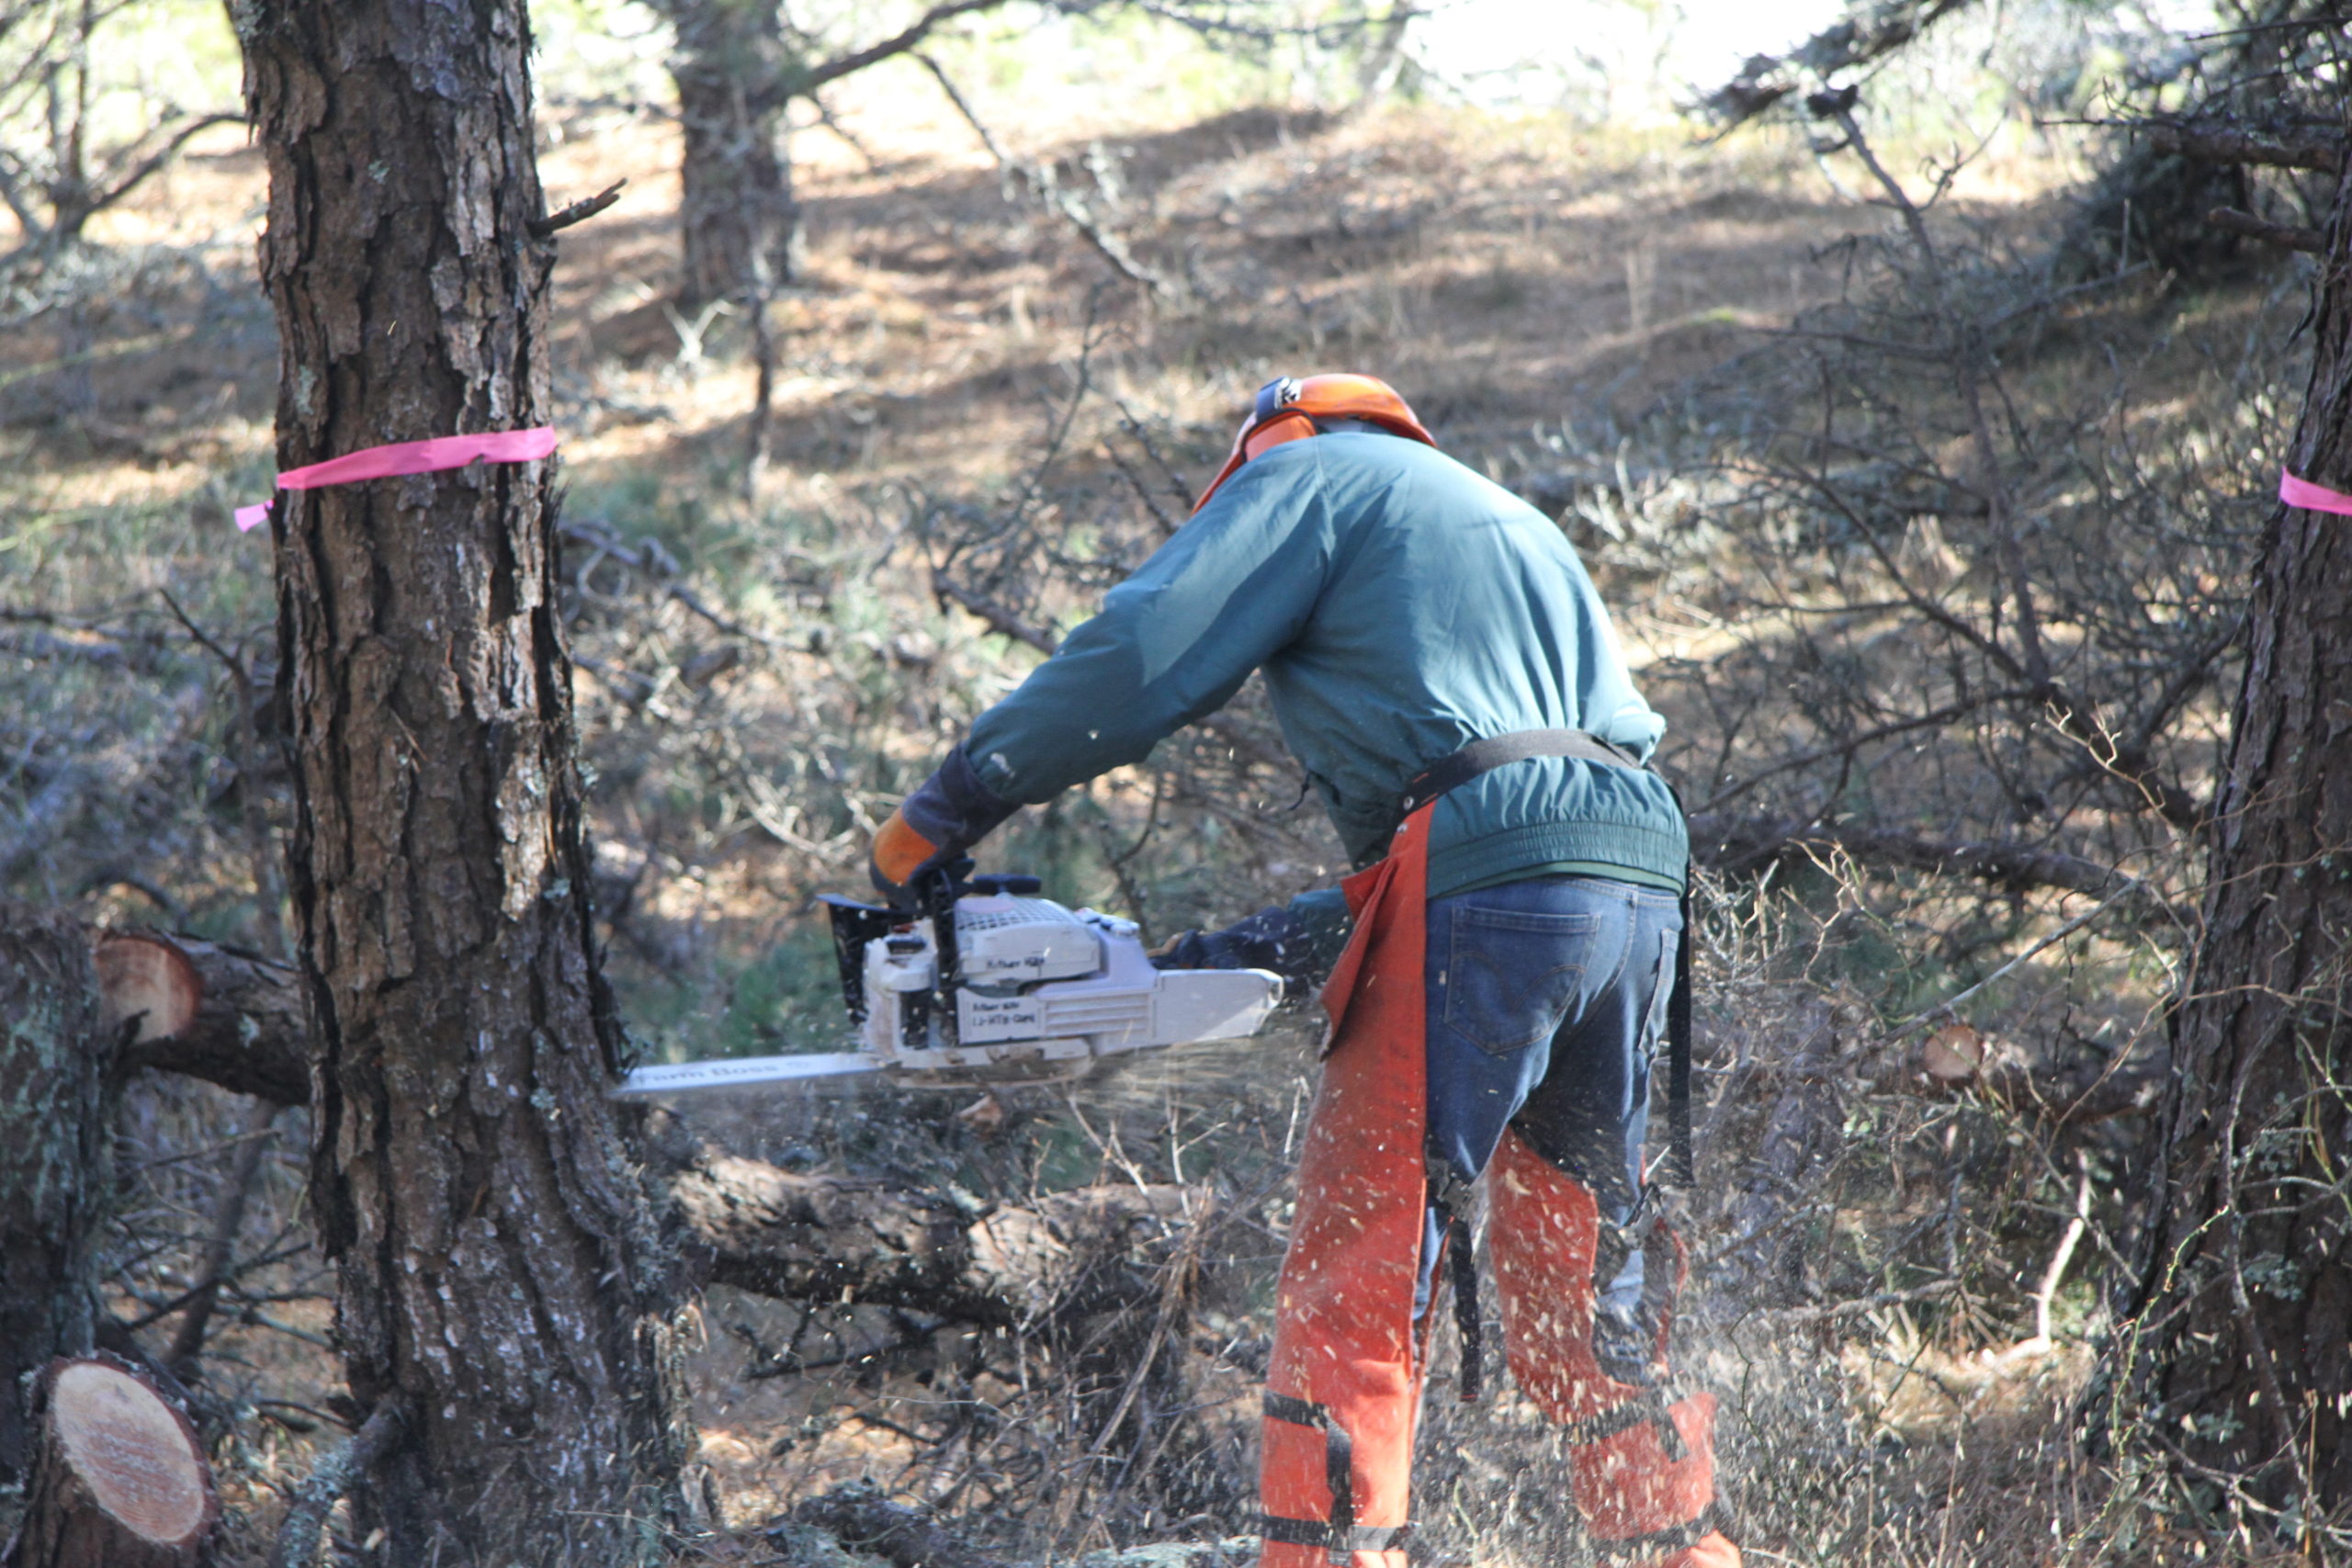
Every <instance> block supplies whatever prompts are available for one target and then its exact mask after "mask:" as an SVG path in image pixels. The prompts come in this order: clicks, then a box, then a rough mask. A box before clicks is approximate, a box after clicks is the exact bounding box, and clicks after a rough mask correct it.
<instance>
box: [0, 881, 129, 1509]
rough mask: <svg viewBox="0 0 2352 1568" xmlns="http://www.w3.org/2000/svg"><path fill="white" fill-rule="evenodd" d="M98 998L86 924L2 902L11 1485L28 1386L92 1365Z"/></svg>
mask: <svg viewBox="0 0 2352 1568" xmlns="http://www.w3.org/2000/svg"><path fill="white" fill-rule="evenodd" d="M97 998H98V988H97V980H96V975H95V973H94V972H93V971H92V969H91V966H90V939H89V938H88V937H87V936H86V935H85V934H84V932H83V931H82V928H81V927H80V925H78V924H77V923H75V922H74V921H72V920H69V919H62V918H60V917H56V916H48V915H39V914H35V913H33V912H32V911H30V910H28V909H26V908H22V907H21V906H16V905H6V904H0V1487H5V1486H7V1485H10V1484H12V1483H17V1482H20V1481H22V1480H23V1479H24V1478H25V1474H26V1470H27V1467H28V1464H29V1462H30V1461H31V1457H32V1437H31V1426H30V1420H29V1416H28V1412H27V1410H26V1408H25V1405H24V1403H23V1402H24V1399H25V1396H26V1394H27V1393H28V1383H27V1381H26V1380H27V1378H28V1374H30V1373H32V1372H35V1371H39V1370H40V1369H41V1368H42V1367H45V1366H47V1365H48V1364H49V1363H50V1361H51V1359H53V1358H55V1357H59V1356H80V1355H87V1354H88V1353H89V1350H90V1344H91V1335H92V1333H93V1331H94V1328H95V1326H96V1311H97V1278H96V1236H97V1232H98V1224H99V1221H100V1220H101V1219H102V1218H103V1217H104V1215H105V1213H106V1210H107V1200H108V1196H109V1192H110V1189H111V1184H112V1168H111V1165H110V1162H109V1160H108V1157H107V1156H108V1152H109V1148H110V1145H111V1139H110V1137H109V1134H110V1133H111V1132H112V1129H113V1125H114V1114H113V1096H112V1095H111V1094H110V1093H109V1092H108V1087H107V1076H108V1066H109V1060H110V1057H111V1055H112V1051H111V1048H110V1047H111V1044H112V1042H111V1041H110V1040H109V1039H108V1038H107V1033H106V1032H105V1031H103V1030H102V1029H101V1027H100V1021H99V1017H98V1001H97ZM5 1533H6V1532H5V1531H0V1534H5Z"/></svg>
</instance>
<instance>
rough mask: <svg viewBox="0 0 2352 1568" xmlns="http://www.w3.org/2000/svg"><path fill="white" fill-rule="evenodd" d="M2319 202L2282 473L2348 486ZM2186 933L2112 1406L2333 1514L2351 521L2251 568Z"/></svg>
mask: <svg viewBox="0 0 2352 1568" xmlns="http://www.w3.org/2000/svg"><path fill="white" fill-rule="evenodd" d="M2346 195H2347V192H2346V190H2344V189H2341V188H2340V189H2339V191H2338V195H2337V203H2336V214H2335V221H2334V222H2333V223H2332V224H2331V226H2330V231H2329V236H2328V254H2327V256H2326V259H2325V262H2324V265H2323V268H2322V271H2321V275H2320V285H2319V299H2318V306H2317V309H2316V310H2315V311H2314V313H2313V317H2312V321H2313V330H2314V334H2315V337H2314V344H2313V355H2312V376H2311V384H2310V387H2309V389H2308V392H2307V395H2306V400H2305V404H2304V409H2303V414H2302V420H2301V425H2300V427H2299V429H2298V430H2297V432H2296V435H2295V440H2294V443H2293V446H2292V447H2291V449H2290V458H2289V466H2290V468H2291V470H2292V471H2293V472H2295V473H2297V474H2299V475H2301V476H2302V477H2304V478H2306V479H2312V480H2315V481H2317V482H2318V483H2321V484H2324V485H2328V486H2332V487H2334V488H2335V489H2337V490H2341V491H2352V270H2347V266H2348V265H2352V243H2347V242H2352V224H2347V215H2346ZM2219 802H2220V810H2219V813H2218V817H2217V820H2216V823H2215V828H2214V834H2213V842H2212V849H2211V863H2210V868H2209V869H2210V878H2209V886H2210V892H2209V893H2208V895H2207V899H2206V907H2205V931H2204V934H2203V937H2202V940H2201V942H2200V943H2199V949H2198V952H2197V953H2196V956H2195V962H2194V964H2193V967H2192V969H2191V972H2190V976H2189V979H2188V985H2187V987H2185V989H2184V991H2183V994H2182V998H2181V1001H2180V1003H2179V1006H2178V1008H2177V1011H2176V1013H2175V1015H2174V1019H2173V1029H2172V1033H2173V1059H2174V1063H2175V1069H2176V1070H2175V1073H2174V1076H2173V1079H2172V1083H2171V1086H2170V1089H2169V1092H2168V1094H2167V1096H2166V1099H2165V1103H2164V1105H2163V1107H2162V1109H2161V1111H2160V1112H2159V1114H2158V1116H2157V1117H2156V1118H2155V1120H2154V1126H2153V1132H2152V1138H2153V1144H2152V1146H2151V1147H2150V1148H2149V1150H2148V1159H2149V1162H2150V1167H2151V1168H2152V1169H2154V1170H2157V1171H2160V1172H2161V1173H2162V1178H2163V1180H2162V1187H2161V1190H2160V1195H2159V1197H2158V1200H2157V1203H2156V1213H2155V1215H2154V1224H2152V1226H2151V1229H2150V1235H2149V1236H2148V1238H2147V1242H2146V1253H2145V1263H2146V1273H2145V1277H2144V1279H2143V1281H2142V1284H2141V1288H2140V1293H2139V1299H2138V1301H2137V1302H2136V1303H2134V1304H2135V1306H2136V1311H2135V1313H2134V1315H2133V1318H2132V1320H2131V1323H2130V1324H2129V1325H2127V1329H2128V1332H2126V1333H2125V1334H2123V1335H2120V1336H2119V1338H2118V1344H2117V1349H2116V1352H2115V1354H2116V1357H2117V1360H2118V1366H2117V1371H2119V1372H2120V1374H2121V1375H2120V1379H2119V1382H2118V1384H2117V1386H2118V1387H2120V1389H2122V1390H2124V1391H2125V1392H2126V1393H2127V1394H2128V1395H2129V1396H2130V1397H2129V1399H2128V1401H2127V1403H2126V1404H2124V1405H2123V1407H2122V1414H2124V1415H2127V1416H2140V1417H2143V1418H2144V1423H2145V1424H2144V1426H2143V1427H2141V1428H2140V1430H2141V1431H2143V1432H2144V1433H2145V1434H2147V1435H2148V1436H2149V1437H2150V1438H2152V1439H2153V1440H2154V1441H2156V1442H2158V1443H2160V1444H2161V1445H2163V1446H2165V1447H2166V1448H2169V1449H2174V1450H2177V1451H2179V1452H2180V1453H2182V1454H2184V1455H2185V1456H2186V1457H2187V1458H2188V1460H2189V1461H2192V1462H2193V1463H2194V1464H2197V1465H2201V1466H2206V1467H2210V1468H2211V1469H2215V1470H2225V1471H2230V1472H2242V1473H2245V1474H2247V1475H2249V1476H2250V1477H2251V1478H2252V1483H2253V1487H2254V1490H2255V1493H2256V1495H2257V1496H2260V1497H2263V1498H2266V1499H2267V1500H2268V1501H2270V1502H2272V1503H2278V1502H2283V1501H2284V1500H2286V1499H2287V1498H2289V1497H2290V1496H2295V1495H2305V1496H2306V1497H2307V1499H2308V1500H2307V1503H2306V1506H2307V1507H2309V1508H2311V1509H2312V1511H2333V1510H2340V1509H2342V1508H2343V1507H2345V1506H2346V1505H2347V1504H2352V1441H2347V1440H2346V1439H2347V1434H2346V1430H2345V1427H2346V1416H2345V1398H2346V1395H2347V1394H2352V1344H2347V1341H2346V1324H2347V1321H2352V1246H2347V1243H2348V1242H2352V1224H2347V1222H2346V1213H2347V1206H2346V1198H2347V1181H2352V1171H2347V1168H2346V1158H2345V1151H2346V1149H2347V1148H2352V1100H2347V1089H2346V1086H2347V1085H2352V1021H2347V1019H2346V1014H2345V1008H2346V1004H2347V1003H2352V972H2347V958H2352V953H2347V949H2346V941H2347V935H2352V525H2347V522H2346V519H2344V518H2341V517H2334V516H2328V515H2324V514H2321V513H2312V512H2305V511H2301V510H2298V509H2291V508H2281V509H2280V510H2279V511H2278V513H2277V514H2276V515H2275V516H2274V517H2273V518H2272V519H2271V522H2270V525H2269V528H2268V530H2267V533H2266V535H2265V536H2264V539H2263V544H2262V549H2261V555H2260V558H2259V560H2258V562H2257V564H2256V569H2255V578H2254V592H2253V606H2252V611H2251V615H2250V618H2249V621H2248V633H2247V658H2246V671H2245V684H2244V686H2243V687H2242V689H2241V690H2240V692H2239V694H2238V696H2237V701H2236V706H2235V712H2234V715H2233V739H2232V743H2231V751H2230V757H2229V761H2228V764H2227V767H2226V770H2225V772H2224V774H2223V777H2222V784H2221V791H2220V796H2219Z"/></svg>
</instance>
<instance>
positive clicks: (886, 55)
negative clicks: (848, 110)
mask: <svg viewBox="0 0 2352 1568" xmlns="http://www.w3.org/2000/svg"><path fill="white" fill-rule="evenodd" d="M1008 3H1009V0H941V3H940V4H938V5H936V6H933V7H932V8H931V9H930V10H928V11H925V12H924V13H923V14H922V16H920V17H916V18H915V20H914V21H913V22H912V23H911V24H910V25H909V26H908V27H907V28H906V29H905V30H904V31H902V32H899V33H894V34H892V35H891V36H890V37H888V38H886V39H882V40H881V41H880V42H878V43H870V44H867V45H866V46H865V48H864V49H855V50H852V51H850V52H849V53H847V54H843V55H838V56H836V57H834V58H833V59H831V60H828V61H826V62H824V63H823V64H821V65H812V66H810V67H809V69H808V70H806V71H802V72H799V73H796V74H795V75H793V76H792V77H791V78H790V79H789V80H787V81H786V82H782V83H779V84H777V89H776V94H775V96H776V97H777V98H783V97H805V96H808V95H809V94H811V93H814V92H815V91H816V90H817V89H818V88H820V87H822V86H825V85H827V84H829V83H832V82H838V81H840V80H841V79H842V77H844V76H847V75H849V74H851V73H853V72H858V71H863V70H865V68H866V67H867V66H869V65H876V64H879V63H880V62H883V61H885V60H888V59H890V58H891V57H892V56H893V55H899V54H905V53H907V52H908V51H910V50H912V49H913V48H914V47H915V46H916V45H918V44H920V43H922V40H923V39H927V38H929V37H930V36H931V34H932V30H933V28H937V27H938V26H939V24H940V23H942V22H949V21H953V20H955V19H956V17H967V16H970V15H972V14H973V13H975V12H978V11H993V10H995V9H997V8H998V7H999V6H1004V5H1006V4H1008ZM765 96H766V95H763V98H764V97H765ZM769 101H770V102H771V103H773V101H774V100H769Z"/></svg>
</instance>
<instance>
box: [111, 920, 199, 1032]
mask: <svg viewBox="0 0 2352 1568" xmlns="http://www.w3.org/2000/svg"><path fill="white" fill-rule="evenodd" d="M93 956H94V958H95V960H96V964H97V970H98V995H99V997H100V998H102V999H103V1001H104V1002H105V1005H106V1021H107V1025H108V1026H109V1027H110V1028H115V1029H119V1028H121V1027H122V1026H124V1025H125V1024H127V1023H129V1022H130V1021H131V1020H132V1019H137V1020H138V1021H139V1032H138V1033H137V1034H135V1035H134V1036H132V1038H133V1039H134V1040H168V1039H170V1038H172V1037H173V1036H174V1035H176V1034H178V1033H180V1032H182V1031H184V1030H186V1029H187V1026H188V1025H189V1024H191V1023H193V1022H195V1021H196V1010H197V1009H198V1008H199V1007H201V1006H202V1005H203V1003H204V976H202V975H201V974H200V973H199V972H198V969H197V966H196V965H195V964H193V963H192V962H190V961H189V959H188V956H187V953H183V952H181V951H180V949H179V948H178V946H177V945H176V944H175V943H173V942H170V941H167V940H166V939H164V938H163V937H159V936H149V935H145V934H142V933H140V932H135V931H109V932H108V933H107V934H106V935H104V936H102V937H100V938H98V941H97V947H96V952H95V953H94V955H93Z"/></svg>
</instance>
